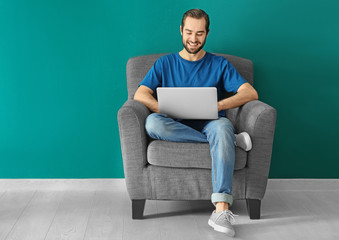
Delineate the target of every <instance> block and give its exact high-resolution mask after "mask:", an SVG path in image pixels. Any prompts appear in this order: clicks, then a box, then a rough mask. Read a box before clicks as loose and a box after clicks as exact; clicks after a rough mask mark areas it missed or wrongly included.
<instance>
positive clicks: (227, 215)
mask: <svg viewBox="0 0 339 240" xmlns="http://www.w3.org/2000/svg"><path fill="white" fill-rule="evenodd" d="M234 216H237V215H234V214H233V213H232V212H231V211H230V210H224V211H221V212H218V213H216V212H215V211H213V212H212V215H211V217H210V219H209V220H208V225H210V226H211V227H212V228H214V230H215V231H218V232H222V233H226V234H227V236H230V237H233V236H234V235H235V231H234V228H233V226H232V223H231V221H232V222H235V220H234Z"/></svg>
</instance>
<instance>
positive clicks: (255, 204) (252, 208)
mask: <svg viewBox="0 0 339 240" xmlns="http://www.w3.org/2000/svg"><path fill="white" fill-rule="evenodd" d="M246 203H247V212H248V215H249V217H250V219H260V205H261V201H260V200H258V199H246Z"/></svg>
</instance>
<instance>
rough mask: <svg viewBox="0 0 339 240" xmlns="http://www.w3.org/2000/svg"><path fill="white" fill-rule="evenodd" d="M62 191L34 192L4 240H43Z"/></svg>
mask: <svg viewBox="0 0 339 240" xmlns="http://www.w3.org/2000/svg"><path fill="white" fill-rule="evenodd" d="M62 195H63V192H60V191H58V192H55V191H54V192H52V191H48V192H36V194H35V195H34V197H33V198H32V200H31V201H30V203H29V204H28V205H27V207H26V208H25V210H24V212H23V213H22V215H21V216H20V219H19V220H18V221H17V223H16V224H15V226H14V227H13V229H12V231H11V232H10V234H9V235H8V237H7V238H6V240H16V239H20V240H43V239H45V236H46V234H47V232H48V230H49V227H50V225H51V223H52V221H53V218H54V216H55V214H56V211H57V209H58V206H59V203H60V200H61V197H62Z"/></svg>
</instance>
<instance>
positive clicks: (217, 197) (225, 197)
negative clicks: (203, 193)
mask: <svg viewBox="0 0 339 240" xmlns="http://www.w3.org/2000/svg"><path fill="white" fill-rule="evenodd" d="M211 201H212V203H213V205H214V206H215V204H216V203H217V202H227V203H228V204H229V206H232V204H233V197H232V195H230V194H227V193H212V196H211Z"/></svg>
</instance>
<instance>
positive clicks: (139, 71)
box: [126, 53, 253, 99]
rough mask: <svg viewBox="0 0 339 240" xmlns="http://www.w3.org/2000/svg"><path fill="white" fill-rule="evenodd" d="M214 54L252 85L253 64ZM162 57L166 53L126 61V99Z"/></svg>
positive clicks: (237, 58) (129, 97) (227, 94)
mask: <svg viewBox="0 0 339 240" xmlns="http://www.w3.org/2000/svg"><path fill="white" fill-rule="evenodd" d="M167 54H168V53H167ZM214 54H215V55H218V56H223V57H224V58H226V59H227V60H228V61H229V62H230V63H231V64H232V65H233V66H234V67H235V68H236V69H237V71H238V72H239V73H240V75H241V76H242V77H243V78H245V79H246V81H247V82H249V83H250V84H252V85H253V64H252V61H251V60H248V59H245V58H241V57H236V56H232V55H227V54H220V53H214ZM163 55H166V53H161V54H152V55H145V56H139V57H133V58H130V59H129V60H128V62H127V66H126V75H127V91H128V99H132V98H133V97H134V93H135V91H136V90H137V88H138V85H139V84H140V83H141V81H142V80H143V79H144V77H145V76H146V74H147V72H148V71H149V70H150V69H151V67H152V66H153V64H154V63H155V61H156V60H157V59H158V58H159V57H161V56H163ZM230 95H232V94H230V93H226V92H225V93H224V96H223V97H228V96H230Z"/></svg>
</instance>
